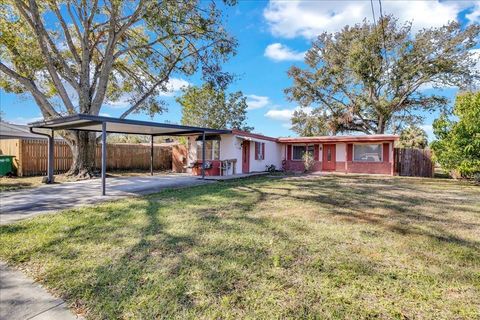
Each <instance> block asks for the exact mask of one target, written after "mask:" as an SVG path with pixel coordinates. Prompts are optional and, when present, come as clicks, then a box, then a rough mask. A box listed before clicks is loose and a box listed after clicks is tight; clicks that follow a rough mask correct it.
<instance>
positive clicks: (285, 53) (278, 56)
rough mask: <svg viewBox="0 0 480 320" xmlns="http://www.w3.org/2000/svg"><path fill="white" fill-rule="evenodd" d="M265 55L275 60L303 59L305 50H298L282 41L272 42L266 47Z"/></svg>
mask: <svg viewBox="0 0 480 320" xmlns="http://www.w3.org/2000/svg"><path fill="white" fill-rule="evenodd" d="M264 56H265V57H267V58H270V59H272V60H274V61H289V60H290V61H291V60H293V61H301V60H303V58H304V57H305V52H297V51H294V50H292V49H290V48H289V47H287V46H285V45H283V44H281V43H272V44H269V45H268V46H267V47H266V48H265V52H264Z"/></svg>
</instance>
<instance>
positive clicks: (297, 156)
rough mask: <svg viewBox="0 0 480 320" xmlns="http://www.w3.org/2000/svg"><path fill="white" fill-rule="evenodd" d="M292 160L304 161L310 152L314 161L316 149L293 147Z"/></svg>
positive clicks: (311, 147) (311, 146)
mask: <svg viewBox="0 0 480 320" xmlns="http://www.w3.org/2000/svg"><path fill="white" fill-rule="evenodd" d="M292 149H293V152H292V160H302V159H303V155H304V154H305V152H308V154H309V157H310V158H312V159H313V153H314V151H313V150H314V147H313V145H310V146H293V147H292Z"/></svg>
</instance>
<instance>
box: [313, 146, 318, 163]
mask: <svg viewBox="0 0 480 320" xmlns="http://www.w3.org/2000/svg"><path fill="white" fill-rule="evenodd" d="M318 154H319V148H318V144H315V145H313V160H315V161H318Z"/></svg>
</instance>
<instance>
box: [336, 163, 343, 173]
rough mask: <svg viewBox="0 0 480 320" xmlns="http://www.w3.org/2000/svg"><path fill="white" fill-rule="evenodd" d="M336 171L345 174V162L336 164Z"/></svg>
mask: <svg viewBox="0 0 480 320" xmlns="http://www.w3.org/2000/svg"><path fill="white" fill-rule="evenodd" d="M335 171H336V172H345V161H337V162H335Z"/></svg>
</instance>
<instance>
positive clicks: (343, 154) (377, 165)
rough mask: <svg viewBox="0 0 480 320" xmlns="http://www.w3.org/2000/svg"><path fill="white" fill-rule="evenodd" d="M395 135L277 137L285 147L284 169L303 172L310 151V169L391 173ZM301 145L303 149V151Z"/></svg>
mask: <svg viewBox="0 0 480 320" xmlns="http://www.w3.org/2000/svg"><path fill="white" fill-rule="evenodd" d="M396 140H398V136H396V135H369V136H323V137H299V138H279V139H278V142H279V143H282V144H283V145H284V146H285V155H284V159H285V160H284V169H285V170H286V171H304V169H305V167H304V164H303V160H302V159H301V158H300V157H299V155H300V154H302V153H304V152H310V153H312V157H313V159H314V164H313V168H312V169H311V170H312V171H325V172H344V173H370V174H389V175H393V174H394V157H393V152H394V147H393V146H394V142H395V141H396ZM302 148H303V150H302Z"/></svg>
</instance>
